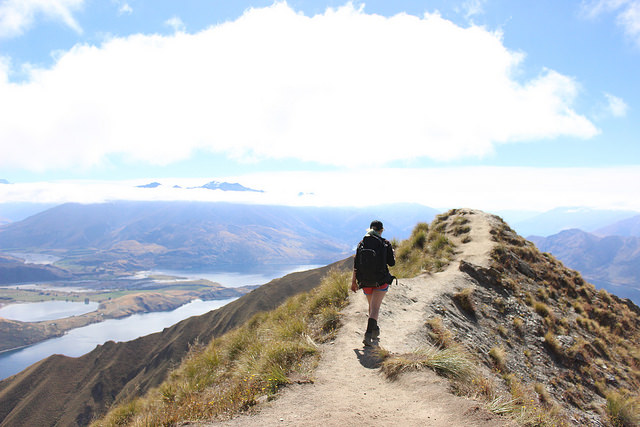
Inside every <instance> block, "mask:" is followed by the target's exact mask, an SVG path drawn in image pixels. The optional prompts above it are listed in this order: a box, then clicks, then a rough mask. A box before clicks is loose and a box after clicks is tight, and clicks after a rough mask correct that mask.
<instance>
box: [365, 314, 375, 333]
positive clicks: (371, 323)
mask: <svg viewBox="0 0 640 427" xmlns="http://www.w3.org/2000/svg"><path fill="white" fill-rule="evenodd" d="M374 329H378V321H377V320H376V319H372V318H371V317H370V318H369V322H368V323H367V333H368V334H370V333H371V332H373V331H374Z"/></svg>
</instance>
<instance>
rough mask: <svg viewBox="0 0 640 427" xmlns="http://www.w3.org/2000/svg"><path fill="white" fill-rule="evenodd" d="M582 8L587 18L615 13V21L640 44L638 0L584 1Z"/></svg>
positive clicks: (639, 4)
mask: <svg viewBox="0 0 640 427" xmlns="http://www.w3.org/2000/svg"><path fill="white" fill-rule="evenodd" d="M582 10H583V12H584V13H585V14H586V16H588V17H589V18H595V17H597V16H599V15H602V14H604V13H615V14H616V23H617V24H618V25H619V26H620V27H621V28H622V29H623V31H624V32H625V34H626V35H627V36H629V37H630V38H631V39H633V40H635V42H636V43H637V44H638V45H640V0H595V1H589V2H584V3H583V5H582Z"/></svg>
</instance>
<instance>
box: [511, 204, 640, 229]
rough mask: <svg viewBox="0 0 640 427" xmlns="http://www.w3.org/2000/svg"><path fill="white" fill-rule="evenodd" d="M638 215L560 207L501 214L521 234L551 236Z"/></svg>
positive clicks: (603, 225) (615, 211)
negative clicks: (530, 212) (540, 211)
mask: <svg viewBox="0 0 640 427" xmlns="http://www.w3.org/2000/svg"><path fill="white" fill-rule="evenodd" d="M639 214H640V212H636V211H629V210H606V209H591V208H585V207H559V208H556V209H552V210H550V211H547V212H543V213H533V214H530V215H523V214H521V213H520V212H517V211H505V212H504V213H503V214H502V215H503V218H504V219H505V220H506V221H507V222H508V223H509V225H510V226H511V227H512V228H513V229H514V230H516V231H517V232H518V234H520V235H522V236H530V235H536V236H550V235H552V234H556V233H559V232H561V231H562V230H568V229H572V228H579V229H581V230H584V231H587V232H595V231H596V230H598V229H602V228H603V227H607V226H609V225H611V224H613V223H616V222H618V221H621V220H625V219H628V218H630V217H633V216H638V215H639Z"/></svg>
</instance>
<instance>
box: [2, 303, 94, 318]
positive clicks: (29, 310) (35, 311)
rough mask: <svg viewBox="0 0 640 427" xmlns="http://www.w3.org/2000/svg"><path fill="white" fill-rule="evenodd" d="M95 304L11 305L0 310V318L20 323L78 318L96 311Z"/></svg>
mask: <svg viewBox="0 0 640 427" xmlns="http://www.w3.org/2000/svg"><path fill="white" fill-rule="evenodd" d="M98 305H99V304H98V303H97V302H89V303H88V304H85V303H82V302H71V301H44V302H34V303H28V304H11V305H7V306H5V307H2V308H0V317H4V318H5V319H10V320H19V321H21V322H42V321H43V320H55V319H62V318H65V317H71V316H79V315H81V314H85V313H89V312H92V311H95V310H97V309H98Z"/></svg>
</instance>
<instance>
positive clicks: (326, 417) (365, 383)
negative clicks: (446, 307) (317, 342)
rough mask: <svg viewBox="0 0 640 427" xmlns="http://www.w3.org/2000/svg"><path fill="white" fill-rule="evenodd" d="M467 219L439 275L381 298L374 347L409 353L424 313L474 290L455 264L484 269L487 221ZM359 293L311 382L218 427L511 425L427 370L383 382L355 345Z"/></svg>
mask: <svg viewBox="0 0 640 427" xmlns="http://www.w3.org/2000/svg"><path fill="white" fill-rule="evenodd" d="M457 214H459V215H464V217H465V218H467V219H468V220H469V223H468V224H467V225H469V226H470V232H469V233H468V234H466V236H469V237H470V241H469V242H468V243H462V242H461V241H460V240H459V239H457V238H456V237H453V236H451V235H448V237H449V238H450V239H451V240H452V241H453V242H454V244H456V246H457V247H456V255H455V258H454V260H453V261H452V262H451V263H450V264H449V265H448V266H447V267H446V269H445V270H444V271H442V272H439V273H435V274H423V275H420V276H417V277H415V278H411V279H402V280H400V281H399V283H398V284H397V285H396V284H394V285H392V286H391V288H390V290H389V292H388V295H387V296H386V297H385V299H384V301H383V303H382V307H381V311H380V319H379V324H380V328H381V335H380V345H381V346H382V347H383V348H385V349H386V350H388V351H390V352H392V353H404V352H409V351H412V350H415V349H416V348H418V347H420V346H421V345H424V343H425V341H426V335H425V334H426V328H425V327H424V323H425V322H426V321H427V320H428V317H427V314H426V312H425V309H426V308H427V306H428V304H429V303H430V302H431V301H432V300H433V299H434V298H435V297H436V296H438V295H441V294H442V293H445V292H448V293H454V292H456V291H457V290H459V289H462V288H465V287H469V286H474V285H473V281H472V280H471V279H470V278H469V276H467V275H466V274H465V273H463V272H461V271H459V269H458V266H459V263H460V261H461V260H465V261H467V262H471V263H473V264H476V265H481V266H485V267H486V266H488V264H489V253H490V252H491V249H492V247H493V245H494V242H493V241H492V240H491V235H490V230H491V228H492V223H493V222H494V221H496V219H495V218H494V217H492V216H491V215H488V214H486V213H484V212H481V211H477V210H470V209H459V210H457ZM367 311H368V309H367V302H366V298H365V297H364V295H362V292H358V293H357V294H351V296H350V301H349V305H348V306H347V307H345V309H344V310H343V312H342V313H343V315H344V318H343V326H342V328H341V329H340V331H339V332H338V334H337V337H336V339H335V340H334V341H333V342H331V343H327V344H323V345H322V346H321V358H320V361H319V365H318V367H317V369H316V371H315V372H314V374H313V377H314V382H313V383H312V384H294V385H291V386H287V387H286V388H285V389H284V390H282V391H281V392H280V393H279V394H278V396H277V397H276V399H274V400H273V401H271V402H266V403H262V404H260V405H258V406H257V407H256V409H255V413H254V414H246V415H240V416H238V417H236V418H233V419H231V420H228V421H224V422H218V423H215V424H199V425H216V426H218V425H223V426H263V425H281V426H347V425H360V426H388V425H401V426H412V425H422V426H465V427H470V426H487V427H488V426H492V427H493V426H501V425H512V424H511V423H510V422H509V421H508V420H506V419H503V418H500V417H497V416H495V415H493V414H490V413H488V412H487V411H486V410H484V409H482V406H481V404H480V403H479V402H476V401H473V400H471V399H467V398H463V397H458V396H455V395H453V394H451V393H449V391H448V381H447V380H446V379H443V378H441V377H438V376H437V375H436V374H435V373H433V372H431V371H425V372H416V373H405V374H403V375H400V377H399V378H398V379H397V380H395V381H390V380H388V379H386V378H385V377H384V376H383V375H382V374H381V373H380V370H379V368H378V359H377V357H376V356H375V354H373V350H372V348H370V347H364V346H363V344H362V339H363V334H364V329H365V327H366V322H367V317H368V312H367Z"/></svg>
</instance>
